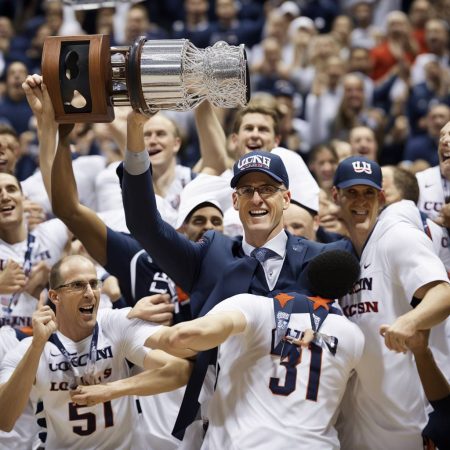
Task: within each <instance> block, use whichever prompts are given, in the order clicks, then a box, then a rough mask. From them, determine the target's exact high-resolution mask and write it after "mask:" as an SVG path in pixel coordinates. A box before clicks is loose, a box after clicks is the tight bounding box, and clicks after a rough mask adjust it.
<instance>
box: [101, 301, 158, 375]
mask: <svg viewBox="0 0 450 450" xmlns="http://www.w3.org/2000/svg"><path fill="white" fill-rule="evenodd" d="M130 310H131V308H122V309H115V310H112V311H109V317H108V320H107V321H106V322H105V325H104V326H107V327H114V334H115V336H116V337H117V338H118V339H120V342H121V352H122V354H123V355H124V357H125V358H126V359H127V360H128V361H130V362H132V363H133V364H136V365H137V366H140V367H143V366H144V359H145V356H146V355H147V353H148V351H149V349H148V348H147V347H144V343H145V341H146V339H147V338H148V337H149V336H151V335H152V334H153V333H155V332H156V331H158V330H159V329H160V327H161V325H158V324H156V323H153V322H147V321H145V320H140V319H128V318H127V314H128V313H129V312H130ZM108 322H109V323H108Z"/></svg>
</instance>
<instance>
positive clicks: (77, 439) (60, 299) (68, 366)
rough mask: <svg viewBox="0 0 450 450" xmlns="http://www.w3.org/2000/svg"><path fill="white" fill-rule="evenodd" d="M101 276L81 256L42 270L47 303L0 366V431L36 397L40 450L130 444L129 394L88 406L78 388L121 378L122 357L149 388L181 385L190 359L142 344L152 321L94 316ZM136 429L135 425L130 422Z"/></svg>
mask: <svg viewBox="0 0 450 450" xmlns="http://www.w3.org/2000/svg"><path fill="white" fill-rule="evenodd" d="M100 289H101V281H100V280H98V279H97V272H96V268H95V265H94V264H93V263H92V262H91V261H90V260H89V259H87V258H85V257H83V256H78V255H76V256H68V257H65V258H63V259H62V260H60V261H59V262H58V263H56V264H55V265H54V266H53V268H52V271H51V273H50V290H49V298H50V301H51V302H52V303H53V305H54V308H55V310H56V313H54V312H53V310H52V308H50V306H41V307H40V308H39V309H38V310H37V311H36V312H35V313H34V314H33V337H29V338H26V339H24V340H22V341H21V342H20V343H19V344H18V345H17V346H16V347H15V348H13V349H12V350H11V351H10V352H8V354H7V355H6V356H5V358H4V359H3V361H2V365H1V367H0V383H2V384H1V385H0V405H1V409H2V411H3V413H2V417H1V419H0V429H2V430H4V431H10V430H11V429H12V428H13V427H14V424H15V422H16V420H17V418H18V417H19V416H20V414H21V413H22V411H23V409H24V408H25V405H26V403H27V401H28V398H29V397H31V399H32V401H37V400H41V401H42V403H43V410H42V411H40V413H39V414H40V418H41V420H40V424H41V425H43V428H46V430H41V433H40V434H39V437H40V439H41V441H42V444H43V445H45V447H46V448H80V449H82V448H104V449H108V448H130V446H131V445H132V442H133V435H134V433H132V432H130V430H132V429H133V427H135V425H136V423H137V422H138V416H137V410H136V408H135V405H134V402H135V399H134V397H133V394H134V392H128V393H127V394H128V395H127V396H126V397H122V398H120V399H113V400H111V401H106V402H100V403H98V404H94V402H92V401H87V400H86V399H85V398H84V397H83V395H80V394H81V393H82V386H83V385H92V384H103V383H107V382H109V381H113V380H118V379H121V378H124V377H127V376H129V374H130V365H129V364H128V361H129V362H131V363H133V364H135V365H137V366H139V367H143V368H144V369H147V370H148V371H147V372H146V376H147V377H151V378H152V379H154V381H155V384H154V386H153V389H154V391H152V392H150V391H147V392H146V393H147V395H149V394H157V393H160V392H166V391H170V390H172V389H176V388H178V387H180V386H182V385H183V384H185V383H186V381H187V379H188V377H189V374H190V365H191V364H190V363H189V362H188V361H187V360H184V359H181V358H175V357H172V356H169V355H167V354H165V353H163V352H161V351H158V350H157V351H152V350H149V349H148V348H145V347H144V345H145V343H146V341H147V339H148V338H149V337H150V336H151V335H152V334H153V333H155V332H156V331H158V329H159V328H160V326H159V325H157V324H154V323H150V322H146V321H142V320H140V319H128V318H127V314H128V313H129V311H130V309H129V308H123V309H120V310H107V309H103V310H101V311H100V313H98V306H99V300H100ZM136 428H139V427H136Z"/></svg>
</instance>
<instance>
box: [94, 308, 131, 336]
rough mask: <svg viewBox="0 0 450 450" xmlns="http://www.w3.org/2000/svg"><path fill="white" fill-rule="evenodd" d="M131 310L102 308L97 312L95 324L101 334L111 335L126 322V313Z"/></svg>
mask: <svg viewBox="0 0 450 450" xmlns="http://www.w3.org/2000/svg"><path fill="white" fill-rule="evenodd" d="M130 311H131V308H129V307H128V308H120V309H110V308H102V309H99V310H98V312H97V322H98V324H99V326H100V328H101V329H102V332H103V333H111V332H114V330H115V329H117V326H118V325H119V324H120V323H123V322H124V321H128V320H129V319H128V318H127V315H128V313H129V312H130Z"/></svg>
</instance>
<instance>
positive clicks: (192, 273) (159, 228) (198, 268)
mask: <svg viewBox="0 0 450 450" xmlns="http://www.w3.org/2000/svg"><path fill="white" fill-rule="evenodd" d="M122 181H123V182H122V191H123V201H124V208H125V215H126V221H127V226H128V229H129V230H130V231H131V233H132V234H133V236H134V237H135V238H136V239H137V240H138V241H139V242H140V243H141V245H142V246H143V247H144V248H145V250H147V252H148V253H149V254H150V255H152V258H153V259H154V260H155V261H156V263H157V264H158V266H159V267H160V268H161V269H162V270H163V271H164V272H165V273H166V274H167V275H168V276H169V277H170V278H171V279H172V280H173V281H174V282H175V283H176V284H177V285H178V286H180V287H181V288H182V289H183V290H184V291H185V292H187V293H188V294H189V295H190V305H191V312H192V317H194V318H195V317H198V316H200V315H204V314H206V312H208V311H209V310H210V309H211V308H212V307H213V306H214V305H216V304H217V303H218V302H220V301H222V300H224V299H225V298H228V297H231V296H232V295H236V294H241V293H244V292H250V291H251V289H250V284H251V282H252V278H253V273H254V271H255V269H256V262H255V259H254V258H251V257H248V256H245V255H244V252H243V250H242V238H230V237H228V236H225V235H223V234H221V233H218V232H215V231H208V232H206V233H205V235H204V236H203V238H202V239H201V240H200V241H199V242H192V241H189V240H188V239H187V238H186V237H185V236H183V235H181V234H180V233H178V232H176V231H175V229H174V228H173V227H171V226H170V225H169V224H167V223H166V222H164V221H163V220H162V219H161V217H160V215H159V213H158V210H157V207H156V201H155V196H154V192H153V186H152V180H151V174H150V171H147V172H146V173H144V174H142V175H137V176H136V175H130V174H128V173H127V172H126V170H124V171H123V180H122ZM332 249H343V250H348V251H350V252H351V251H352V245H351V243H350V241H349V240H347V239H342V240H340V241H337V242H333V243H330V244H320V243H317V242H313V241H309V240H308V239H305V238H301V237H296V236H292V235H289V234H288V242H287V248H286V259H285V262H284V265H283V268H282V271H281V274H280V278H279V280H278V282H277V285H276V287H275V289H276V290H285V289H288V288H289V289H290V290H291V291H296V292H299V293H304V294H312V293H311V292H310V291H309V289H308V283H307V281H306V279H305V277H304V275H302V274H303V269H304V268H305V266H306V265H307V264H308V262H309V261H310V260H311V259H312V258H314V257H315V256H317V255H318V254H319V253H321V252H322V251H327V250H332ZM268 293H269V292H267V294H268Z"/></svg>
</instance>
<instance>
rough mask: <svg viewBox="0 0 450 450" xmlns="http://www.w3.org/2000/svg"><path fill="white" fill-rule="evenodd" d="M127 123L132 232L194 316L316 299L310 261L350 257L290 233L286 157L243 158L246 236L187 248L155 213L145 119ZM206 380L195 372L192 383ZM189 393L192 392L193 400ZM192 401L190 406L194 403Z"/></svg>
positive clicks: (238, 194) (208, 239) (235, 181)
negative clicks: (276, 296)
mask: <svg viewBox="0 0 450 450" xmlns="http://www.w3.org/2000/svg"><path fill="white" fill-rule="evenodd" d="M128 120H129V127H130V126H132V128H133V130H134V132H133V133H132V134H131V133H128V150H127V153H126V156H125V163H124V173H123V180H122V190H123V201H124V207H125V215H126V220H127V226H128V228H129V230H130V231H131V233H132V234H133V235H134V236H135V238H136V239H137V240H138V241H139V242H140V243H141V244H142V246H143V247H144V248H145V249H146V250H147V251H148V252H149V253H150V254H151V255H152V257H153V258H154V260H155V261H156V262H157V264H158V265H159V266H160V267H161V268H162V270H163V271H164V272H166V273H167V274H168V275H169V276H170V278H172V280H174V281H175V283H176V284H177V285H179V286H180V287H181V288H182V289H183V290H184V291H185V292H187V293H188V294H190V298H191V303H190V304H191V310H192V316H193V317H198V316H202V315H204V314H206V312H208V311H209V310H210V309H211V308H212V307H213V306H214V305H216V304H217V303H218V302H220V301H222V300H223V299H225V298H227V297H230V296H232V295H235V294H239V293H244V292H249V293H252V294H259V295H271V292H273V291H277V290H284V291H286V290H291V291H293V290H294V291H296V292H299V293H304V294H310V292H309V289H308V283H307V282H306V278H304V276H303V272H304V268H305V267H306V266H307V264H308V262H309V261H310V260H311V259H312V258H314V257H315V256H317V254H319V253H321V252H322V251H326V250H331V249H344V250H348V251H351V249H352V247H351V243H350V242H349V241H347V240H342V241H338V242H335V243H332V244H319V243H316V242H312V241H309V240H307V239H305V238H301V237H295V236H292V235H290V234H289V233H287V232H286V231H285V230H284V228H283V210H284V209H286V208H287V207H288V206H289V203H290V192H289V179H288V175H287V172H286V168H285V166H284V164H283V162H282V160H281V158H280V157H279V156H277V155H275V154H272V153H270V152H264V151H254V152H250V153H247V154H245V155H244V156H242V157H241V158H240V159H239V160H238V161H237V162H236V163H235V165H234V169H233V172H234V176H233V178H232V180H231V187H232V188H235V191H234V192H233V206H234V208H235V209H236V210H238V211H239V216H240V220H241V222H242V225H243V229H244V237H243V238H241V239H237V238H230V237H227V236H224V235H222V234H220V233H217V232H215V231H208V232H207V233H205V235H204V236H203V238H202V239H201V240H200V241H199V242H196V243H194V242H191V241H189V240H188V239H186V238H185V237H184V236H182V235H180V234H179V233H177V232H176V231H175V229H174V228H172V227H171V226H170V225H169V224H167V223H165V222H164V221H163V220H162V219H161V217H160V215H159V213H158V211H157V207H156V201H155V196H154V191H153V186H152V176H151V169H150V159H149V156H148V153H147V152H146V151H145V150H143V148H144V145H143V135H142V124H143V122H144V121H145V118H143V117H142V116H139V114H137V113H130V116H129V119H128ZM129 129H130V128H129ZM205 358H206V357H205ZM199 360H201V358H200V356H199V358H198V362H199ZM201 376H202V375H199V374H198V373H196V370H195V369H194V374H193V377H192V378H191V381H193V379H195V378H197V379H198V378H199V377H200V378H201ZM197 381H198V380H197ZM190 384H192V383H191V382H190ZM194 384H195V383H194ZM197 388H198V386H197ZM190 391H191V389H189V385H188V389H187V394H186V395H187V397H189V393H190ZM187 397H185V400H186V402H184V403H188V401H187ZM193 400H196V398H195V396H193V398H191V399H190V401H193ZM191 406H192V405H191ZM178 425H180V424H178Z"/></svg>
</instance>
